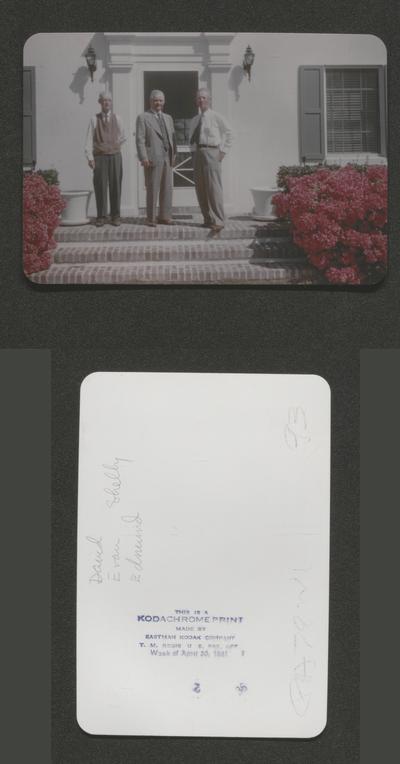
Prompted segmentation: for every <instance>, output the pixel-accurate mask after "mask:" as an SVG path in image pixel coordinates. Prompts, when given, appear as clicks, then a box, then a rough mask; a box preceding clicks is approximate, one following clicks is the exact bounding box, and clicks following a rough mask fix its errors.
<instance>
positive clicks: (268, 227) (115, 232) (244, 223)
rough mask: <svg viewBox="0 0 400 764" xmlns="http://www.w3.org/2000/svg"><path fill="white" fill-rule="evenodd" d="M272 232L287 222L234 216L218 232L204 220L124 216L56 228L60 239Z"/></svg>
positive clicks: (196, 237)
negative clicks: (152, 222)
mask: <svg viewBox="0 0 400 764" xmlns="http://www.w3.org/2000/svg"><path fill="white" fill-rule="evenodd" d="M261 231H263V232H266V231H267V232H268V234H270V235H272V236H273V235H285V234H286V233H287V231H288V225H287V223H284V222H281V221H279V222H275V221H274V222H268V223H259V222H257V221H256V220H252V219H251V218H238V219H236V218H231V219H229V220H227V222H226V225H225V228H223V230H222V231H220V233H218V234H217V235H215V234H213V233H212V232H211V231H210V229H209V228H203V227H202V225H201V221H188V222H182V221H179V222H178V221H175V222H174V223H173V224H172V225H158V226H157V227H156V228H149V227H148V226H146V225H144V223H143V218H131V219H124V220H123V222H122V224H121V225H120V226H119V227H118V228H117V227H115V226H112V225H108V224H107V225H104V226H103V227H102V228H96V227H95V226H94V225H91V224H88V225H81V226H59V227H58V228H57V230H56V232H55V239H56V241H57V242H60V243H61V242H69V243H72V242H78V241H79V242H121V241H170V240H174V241H176V240H184V241H193V240H195V241H206V240H208V239H215V238H217V239H218V240H219V241H221V240H226V239H253V238H254V236H257V235H258V233H259V232H261Z"/></svg>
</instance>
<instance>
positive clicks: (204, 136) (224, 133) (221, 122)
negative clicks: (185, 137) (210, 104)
mask: <svg viewBox="0 0 400 764" xmlns="http://www.w3.org/2000/svg"><path fill="white" fill-rule="evenodd" d="M201 118H202V123H201V129H200V139H199V143H200V144H202V145H203V146H210V147H211V146H214V147H215V146H217V147H218V148H219V150H220V151H223V153H224V154H227V153H228V151H229V149H230V147H231V146H232V141H233V130H232V128H231V127H230V125H228V123H227V121H226V119H225V117H223V116H222V115H221V114H218V112H216V111H214V110H213V109H206V111H203V112H200V114H199V115H198V116H197V117H193V119H192V122H191V124H190V135H189V143H190V142H191V138H192V135H193V133H194V131H195V129H196V127H197V125H198V123H199V120H200V119H201ZM191 149H192V151H195V150H196V146H195V145H192V146H191Z"/></svg>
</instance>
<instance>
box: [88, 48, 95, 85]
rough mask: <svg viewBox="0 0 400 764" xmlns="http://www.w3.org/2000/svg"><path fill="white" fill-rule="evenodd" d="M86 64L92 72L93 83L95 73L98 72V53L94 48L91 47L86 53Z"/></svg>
mask: <svg viewBox="0 0 400 764" xmlns="http://www.w3.org/2000/svg"><path fill="white" fill-rule="evenodd" d="M85 58H86V63H87V66H88V69H89V72H90V79H91V80H92V82H93V72H95V71H96V69H97V66H96V53H95V51H94V50H93V48H92V46H91V45H90V46H89V48H88V49H87V51H86V53H85Z"/></svg>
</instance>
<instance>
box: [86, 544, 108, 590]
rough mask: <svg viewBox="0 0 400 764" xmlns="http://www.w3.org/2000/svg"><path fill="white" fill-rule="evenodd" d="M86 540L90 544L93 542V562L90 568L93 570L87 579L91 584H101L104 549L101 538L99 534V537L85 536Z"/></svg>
mask: <svg viewBox="0 0 400 764" xmlns="http://www.w3.org/2000/svg"><path fill="white" fill-rule="evenodd" d="M86 541H89V543H90V544H94V546H95V559H94V563H93V565H92V566H91V570H92V571H93V573H92V575H91V576H90V577H89V581H90V583H91V584H93V583H95V584H102V583H103V557H104V551H103V538H102V536H100V538H97V539H96V538H94V537H93V536H86Z"/></svg>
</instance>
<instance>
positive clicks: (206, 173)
mask: <svg viewBox="0 0 400 764" xmlns="http://www.w3.org/2000/svg"><path fill="white" fill-rule="evenodd" d="M196 103H197V106H198V107H199V109H200V113H199V114H198V115H197V116H196V117H194V118H193V119H192V122H191V124H190V131H189V143H190V146H191V150H192V151H193V163H194V182H195V186H196V194H197V199H198V201H199V205H200V209H201V212H202V214H203V218H204V225H205V226H206V227H207V228H211V230H212V231H213V232H214V233H218V232H219V231H221V230H222V229H223V227H224V224H225V214H224V204H223V195H222V175H221V162H222V160H223V158H224V156H225V155H226V154H227V152H228V151H229V149H230V147H231V145H232V139H233V133H232V129H231V128H230V126H229V125H228V123H227V122H226V120H225V119H224V117H222V116H221V115H220V114H218V113H217V112H216V111H213V110H212V109H210V94H209V92H208V90H206V89H205V88H201V89H200V90H198V91H197V98H196Z"/></svg>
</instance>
